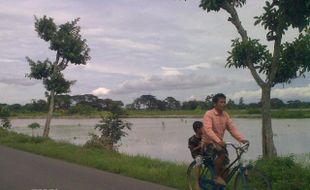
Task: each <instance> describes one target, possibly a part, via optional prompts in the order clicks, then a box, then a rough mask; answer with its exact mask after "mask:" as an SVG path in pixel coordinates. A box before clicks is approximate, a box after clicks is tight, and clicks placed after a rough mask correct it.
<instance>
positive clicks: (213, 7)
mask: <svg viewBox="0 0 310 190" xmlns="http://www.w3.org/2000/svg"><path fill="white" fill-rule="evenodd" d="M225 3H227V4H232V5H233V6H235V7H242V6H243V5H244V4H245V3H246V0H201V2H200V5H199V7H201V8H202V9H203V10H207V11H208V12H210V11H219V10H220V9H221V8H223V6H224V5H225Z"/></svg>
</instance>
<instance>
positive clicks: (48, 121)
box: [43, 90, 55, 137]
mask: <svg viewBox="0 0 310 190" xmlns="http://www.w3.org/2000/svg"><path fill="white" fill-rule="evenodd" d="M54 98H55V91H54V90H52V91H51V94H50V101H49V103H50V104H49V110H48V114H47V118H46V122H45V127H44V131H43V137H48V134H49V132H50V124H51V120H52V116H53V111H54Z"/></svg>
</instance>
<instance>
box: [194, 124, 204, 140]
mask: <svg viewBox="0 0 310 190" xmlns="http://www.w3.org/2000/svg"><path fill="white" fill-rule="evenodd" d="M202 127H203V123H202V122H201V121H195V122H194V123H193V129H194V131H195V133H196V135H198V136H200V135H201V134H202Z"/></svg>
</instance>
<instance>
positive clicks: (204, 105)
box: [126, 94, 310, 110]
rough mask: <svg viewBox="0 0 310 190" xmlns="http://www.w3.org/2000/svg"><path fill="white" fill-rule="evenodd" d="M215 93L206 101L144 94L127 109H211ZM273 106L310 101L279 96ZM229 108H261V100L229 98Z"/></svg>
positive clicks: (307, 105) (300, 105) (309, 105)
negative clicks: (246, 100)
mask: <svg viewBox="0 0 310 190" xmlns="http://www.w3.org/2000/svg"><path fill="white" fill-rule="evenodd" d="M212 97H213V94H211V95H208V96H207V97H206V98H205V100H204V101H201V100H189V101H184V102H181V101H178V100H176V99H175V98H174V97H171V96H169V97H167V98H165V99H164V100H159V99H157V98H156V97H155V96H153V95H142V96H140V97H138V98H136V99H135V100H134V101H133V103H132V104H128V105H126V108H127V109H133V110H196V109H201V110H207V109H211V108H212V106H213V104H212ZM271 107H272V108H273V109H279V108H310V102H303V101H300V100H289V101H287V102H284V101H283V100H281V99H279V98H271ZM227 108H228V109H252V108H261V102H257V103H248V104H246V103H244V98H243V97H241V98H240V99H239V102H238V103H236V102H235V101H233V100H232V99H228V100H227Z"/></svg>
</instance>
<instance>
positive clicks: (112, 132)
mask: <svg viewBox="0 0 310 190" xmlns="http://www.w3.org/2000/svg"><path fill="white" fill-rule="evenodd" d="M131 125H132V124H131V123H128V122H124V121H122V120H121V119H120V115H119V114H118V113H109V114H106V115H102V116H101V120H100V122H99V124H97V125H96V126H95V129H98V130H99V131H100V132H101V136H100V137H98V136H96V135H92V139H91V141H97V142H96V143H94V142H91V141H90V142H88V144H91V143H92V144H98V143H100V144H101V146H103V147H104V148H107V149H109V150H116V149H117V146H116V144H117V143H118V142H119V141H120V140H121V138H122V137H124V136H126V135H127V133H126V132H125V131H124V130H125V129H128V130H131ZM97 147H98V146H97Z"/></svg>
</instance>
